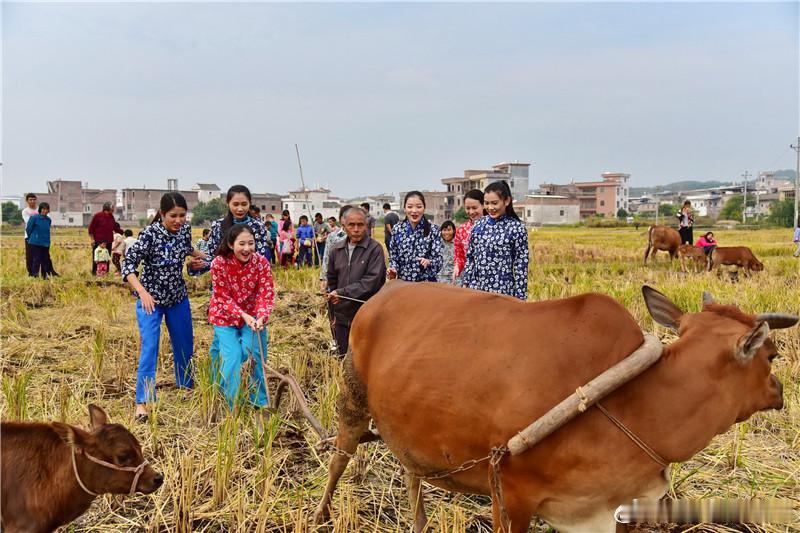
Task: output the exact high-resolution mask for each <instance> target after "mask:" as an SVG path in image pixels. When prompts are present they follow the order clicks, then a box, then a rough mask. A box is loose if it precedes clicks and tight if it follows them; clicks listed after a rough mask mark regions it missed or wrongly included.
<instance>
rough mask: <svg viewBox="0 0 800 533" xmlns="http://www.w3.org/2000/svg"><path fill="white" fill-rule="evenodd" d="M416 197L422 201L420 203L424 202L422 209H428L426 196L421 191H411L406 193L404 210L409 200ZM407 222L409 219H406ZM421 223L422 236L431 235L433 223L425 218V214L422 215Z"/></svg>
mask: <svg viewBox="0 0 800 533" xmlns="http://www.w3.org/2000/svg"><path fill="white" fill-rule="evenodd" d="M414 197H417V198H419V199H420V201H421V202H422V207H427V205H426V204H425V195H424V194H422V193H421V192H419V191H409V192H407V193H406V196H405V198H403V208H404V209H405V207H406V203H407V202H408V199H409V198H414ZM406 220H408V217H406ZM420 222H421V223H422V234H423V235H424V236H426V237H427V236H428V235H430V233H431V221H430V220H428V219H427V218H425V214H423V215H422V220H420Z"/></svg>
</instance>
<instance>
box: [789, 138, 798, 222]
mask: <svg viewBox="0 0 800 533" xmlns="http://www.w3.org/2000/svg"><path fill="white" fill-rule="evenodd" d="M789 146H790V147H791V148H792V149H793V150H794V151H795V152H797V168H796V169H795V174H794V219H793V220H792V227H794V228H797V227H798V225H799V224H800V221H798V212H797V201H798V197H800V137H798V138H797V144H790V145H789Z"/></svg>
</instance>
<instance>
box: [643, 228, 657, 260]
mask: <svg viewBox="0 0 800 533" xmlns="http://www.w3.org/2000/svg"><path fill="white" fill-rule="evenodd" d="M655 228H656V227H655V226H650V229H648V230H647V249H646V250H645V251H644V262H645V264H646V263H647V256H648V255H650V248H652V247H653V230H654V229H655Z"/></svg>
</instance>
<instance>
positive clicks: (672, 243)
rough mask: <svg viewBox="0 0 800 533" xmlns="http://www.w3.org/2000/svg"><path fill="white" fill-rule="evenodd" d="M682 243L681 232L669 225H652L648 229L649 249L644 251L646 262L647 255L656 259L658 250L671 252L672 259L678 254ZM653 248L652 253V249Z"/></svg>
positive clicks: (645, 260)
mask: <svg viewBox="0 0 800 533" xmlns="http://www.w3.org/2000/svg"><path fill="white" fill-rule="evenodd" d="M680 245H681V234H680V233H678V232H677V230H674V229H672V228H669V227H667V226H650V229H649V230H647V249H646V250H645V251H644V262H645V264H646V263H647V256H648V255H650V257H651V258H652V259H653V261H655V260H656V252H657V251H659V250H662V251H664V252H668V253H669V258H670V260H672V259H675V258H676V257H677V256H678V247H679V246H680ZM651 250H652V252H653V253H652V254H651V253H650V251H651Z"/></svg>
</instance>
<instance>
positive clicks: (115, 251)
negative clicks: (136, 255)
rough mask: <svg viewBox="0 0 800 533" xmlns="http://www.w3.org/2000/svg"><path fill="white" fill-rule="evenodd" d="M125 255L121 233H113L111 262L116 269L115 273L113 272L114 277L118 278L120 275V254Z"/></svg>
mask: <svg viewBox="0 0 800 533" xmlns="http://www.w3.org/2000/svg"><path fill="white" fill-rule="evenodd" d="M124 253H125V240H124V239H123V238H122V233H116V232H115V233H114V242H113V244H112V245H111V261H112V262H113V263H114V266H115V267H117V271H116V272H114V275H115V276H119V275H121V274H122V265H121V264H120V261H121V260H122V254H124Z"/></svg>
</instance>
